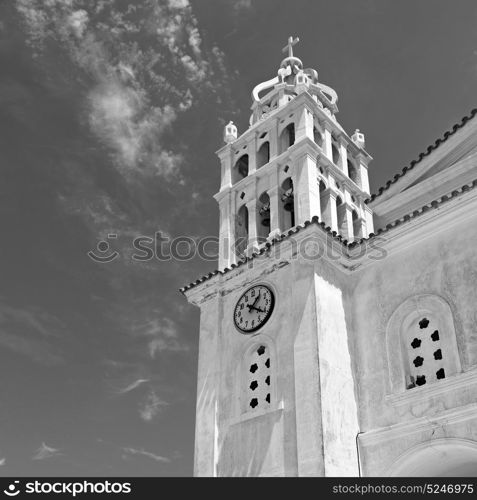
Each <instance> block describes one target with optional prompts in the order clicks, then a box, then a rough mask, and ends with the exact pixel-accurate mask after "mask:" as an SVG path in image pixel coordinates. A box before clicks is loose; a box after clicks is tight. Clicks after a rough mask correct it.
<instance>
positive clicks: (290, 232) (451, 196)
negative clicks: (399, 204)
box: [179, 179, 477, 293]
mask: <svg viewBox="0 0 477 500" xmlns="http://www.w3.org/2000/svg"><path fill="white" fill-rule="evenodd" d="M476 187H477V179H475V180H474V181H472V182H470V183H468V184H464V185H463V186H462V187H461V188H460V189H455V190H454V191H452V192H451V193H450V194H445V195H443V196H441V197H440V198H437V199H436V200H433V201H431V202H430V203H428V204H426V205H423V206H422V207H421V208H420V209H418V210H414V211H413V212H412V213H410V214H406V215H404V216H403V217H401V218H400V219H396V220H395V221H394V222H390V223H389V224H387V225H386V227H384V228H380V229H378V230H377V231H376V233H370V234H369V236H368V237H367V238H360V239H359V240H355V241H353V242H351V243H348V241H347V240H345V239H344V238H343V237H342V236H341V235H339V234H337V233H336V231H331V228H330V227H329V226H326V224H325V223H324V222H320V220H319V218H318V216H317V215H315V216H314V217H313V218H312V219H311V220H308V221H305V222H304V223H303V224H300V225H298V226H295V227H293V228H291V229H289V230H288V231H286V232H284V233H282V234H279V235H277V236H275V237H274V238H273V239H272V240H271V241H267V243H265V245H264V246H263V247H262V248H261V249H260V250H259V251H257V252H253V253H252V255H250V256H248V257H245V258H243V259H241V260H240V261H239V262H238V263H237V264H232V265H231V266H230V267H226V268H225V269H224V270H223V271H219V270H215V271H213V272H211V273H208V274H205V275H204V276H202V277H201V278H199V279H197V280H196V281H193V282H191V283H189V284H188V285H185V286H183V287H182V288H180V289H179V291H180V292H181V293H184V292H186V291H187V290H190V289H191V288H194V287H196V286H197V285H200V284H201V283H203V282H204V281H207V280H209V279H210V278H212V277H213V276H216V275H217V274H227V273H228V272H230V271H232V269H235V268H237V267H240V266H242V265H243V264H245V263H247V262H248V261H250V260H252V259H254V258H255V257H258V256H259V255H261V254H263V253H265V252H266V251H267V250H268V249H269V248H270V247H271V246H273V245H274V244H275V243H278V242H280V241H282V240H286V239H287V238H289V237H290V236H292V235H293V234H296V233H298V232H299V231H301V230H302V229H304V228H305V227H307V226H310V225H311V224H316V225H317V226H320V227H321V228H322V230H323V231H325V232H326V233H328V234H329V235H330V236H332V238H333V239H334V240H336V241H338V242H339V243H341V244H342V245H344V246H346V247H347V248H350V249H351V248H354V247H356V246H358V245H362V244H363V243H365V242H367V241H369V240H371V239H373V238H375V237H376V236H380V235H382V234H384V233H387V232H389V231H390V230H391V229H394V228H395V227H398V226H400V225H401V224H404V223H406V222H409V221H411V220H412V219H415V218H416V217H419V216H421V215H423V214H424V213H426V212H428V211H429V210H432V209H434V208H437V207H438V206H440V205H442V204H444V203H446V202H447V201H450V200H452V199H454V198H456V197H458V196H461V195H462V194H464V193H466V192H467V191H471V190H472V189H474V188H476Z"/></svg>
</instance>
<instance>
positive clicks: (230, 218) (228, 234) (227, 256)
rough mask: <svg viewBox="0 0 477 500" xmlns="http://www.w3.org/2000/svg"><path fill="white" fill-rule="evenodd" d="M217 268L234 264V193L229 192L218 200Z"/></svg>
mask: <svg viewBox="0 0 477 500" xmlns="http://www.w3.org/2000/svg"><path fill="white" fill-rule="evenodd" d="M219 210H220V229H219V269H220V270H222V269H225V268H226V267H230V265H231V264H235V260H236V257H235V252H234V251H233V248H234V245H235V193H234V192H231V193H229V194H227V195H226V196H224V197H223V198H222V199H220V200H219Z"/></svg>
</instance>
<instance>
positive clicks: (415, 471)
mask: <svg viewBox="0 0 477 500" xmlns="http://www.w3.org/2000/svg"><path fill="white" fill-rule="evenodd" d="M382 475H383V476H384V477H388V476H390V477H401V476H404V477H477V442H475V441H471V440H470V439H457V438H445V439H436V440H435V441H432V442H427V443H421V444H419V445H418V446H415V447H413V448H411V449H410V450H408V451H406V452H405V453H403V454H402V455H401V456H400V457H399V458H398V459H397V460H396V462H394V463H393V465H392V466H391V467H390V468H389V469H387V470H386V471H385V472H384V473H383V474H382Z"/></svg>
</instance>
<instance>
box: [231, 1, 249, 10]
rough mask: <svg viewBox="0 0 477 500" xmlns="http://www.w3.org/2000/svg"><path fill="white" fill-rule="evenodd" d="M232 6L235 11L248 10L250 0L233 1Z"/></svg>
mask: <svg viewBox="0 0 477 500" xmlns="http://www.w3.org/2000/svg"><path fill="white" fill-rule="evenodd" d="M233 6H234V9H235V11H242V10H250V9H251V8H252V0H234V2H233Z"/></svg>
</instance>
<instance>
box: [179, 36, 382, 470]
mask: <svg viewBox="0 0 477 500" xmlns="http://www.w3.org/2000/svg"><path fill="white" fill-rule="evenodd" d="M297 42H298V38H292V37H290V38H289V40H288V43H287V45H286V46H285V47H284V49H283V50H284V52H285V55H286V57H285V58H284V59H283V61H282V62H281V64H280V66H279V68H278V71H277V75H276V76H275V77H273V78H272V79H270V80H268V81H266V82H263V83H260V84H259V85H257V86H256V87H255V88H254V89H253V92H252V98H253V103H252V108H251V109H252V114H251V117H250V124H249V128H248V129H247V130H245V131H244V132H243V133H242V134H241V135H240V136H239V135H238V132H237V128H236V126H235V125H234V124H233V123H232V122H230V123H229V124H228V125H227V126H226V127H225V131H224V141H225V146H223V147H222V148H221V149H220V150H219V151H218V152H217V154H218V157H219V159H220V165H221V184H220V190H219V192H218V193H217V194H216V195H215V198H216V200H217V202H218V205H219V210H220V229H219V241H220V244H219V245H220V248H219V263H218V271H215V272H214V273H210V274H209V275H207V276H204V277H203V278H202V279H200V280H197V281H196V282H194V283H191V284H190V285H188V286H186V287H184V288H183V289H182V290H181V291H182V292H183V293H184V295H186V297H187V299H188V300H189V302H191V303H193V304H195V305H197V306H198V307H200V309H201V319H200V341H199V368H198V386H197V412H196V438H195V464H194V472H195V475H198V476H259V475H262V476H324V475H334V476H342V475H350V476H357V475H358V473H359V471H358V456H357V449H356V436H357V434H358V432H359V429H358V417H357V401H356V393H357V389H356V387H355V382H354V379H353V363H352V358H351V356H350V345H351V343H352V340H350V334H349V326H347V324H348V323H349V322H348V321H347V320H346V318H347V317H348V316H349V314H350V311H349V310H348V305H347V301H346V296H347V288H346V269H344V266H341V267H340V258H339V256H337V257H334V256H333V254H332V252H333V251H334V249H335V247H336V242H337V241H340V242H345V243H351V242H353V241H356V240H359V239H361V238H365V237H367V236H368V235H369V234H370V233H372V232H373V217H372V212H371V210H370V208H369V207H368V206H367V205H366V204H365V203H364V200H365V199H366V198H368V197H369V183H368V164H369V162H370V160H371V157H370V156H369V154H368V153H367V152H366V151H365V149H364V146H365V140H364V135H363V134H362V133H361V132H359V130H356V131H355V132H354V133H353V134H352V135H351V136H349V135H348V134H347V133H346V132H345V130H344V129H343V128H342V127H341V125H340V124H339V122H338V121H337V119H336V114H337V113H338V107H337V100H338V97H337V94H336V92H335V91H334V90H333V89H332V88H330V87H328V86H326V85H324V84H323V83H321V82H320V80H319V78H318V73H317V71H315V70H314V69H309V68H304V67H303V63H302V62H301V60H300V59H299V58H298V57H296V56H295V55H294V54H293V47H294V45H295V44H296V43H297ZM309 244H314V245H315V247H318V248H319V249H321V250H322V251H321V252H320V253H318V254H317V253H314V254H313V255H310V253H309V252H308V251H307V250H306V249H307V248H308V246H307V245H309ZM330 252H331V253H330Z"/></svg>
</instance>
